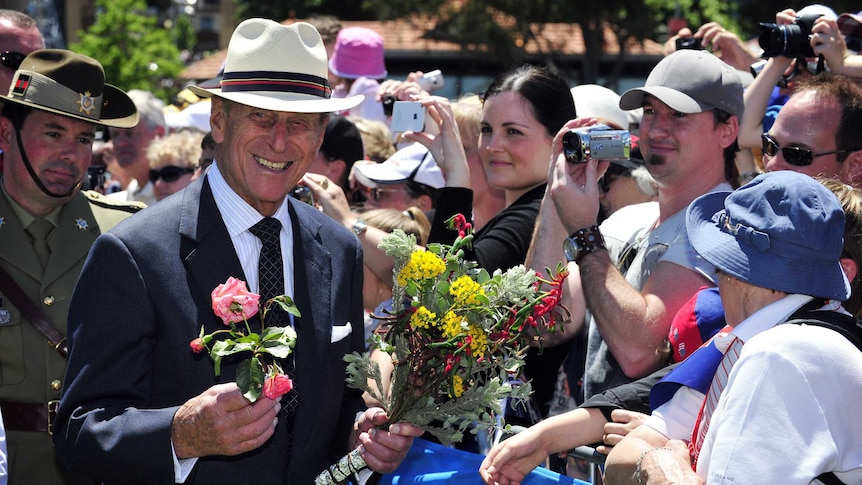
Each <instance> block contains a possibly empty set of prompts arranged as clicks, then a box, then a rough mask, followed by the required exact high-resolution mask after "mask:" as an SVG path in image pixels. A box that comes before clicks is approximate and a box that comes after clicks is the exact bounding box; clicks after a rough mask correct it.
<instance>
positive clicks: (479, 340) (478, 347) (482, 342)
mask: <svg viewBox="0 0 862 485" xmlns="http://www.w3.org/2000/svg"><path fill="white" fill-rule="evenodd" d="M467 335H469V336H470V337H472V338H473V340H472V342H470V350H471V351H472V352H473V357H476V358H477V359H478V358H479V357H484V356H485V351H487V350H488V336H487V335H485V331H484V330H482V328H481V327H479V326H478V325H470V330H468V331H467Z"/></svg>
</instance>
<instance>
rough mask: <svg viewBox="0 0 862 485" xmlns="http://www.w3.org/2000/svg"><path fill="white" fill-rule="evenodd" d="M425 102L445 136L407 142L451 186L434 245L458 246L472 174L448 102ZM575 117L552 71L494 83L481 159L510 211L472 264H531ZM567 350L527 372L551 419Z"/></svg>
mask: <svg viewBox="0 0 862 485" xmlns="http://www.w3.org/2000/svg"><path fill="white" fill-rule="evenodd" d="M420 101H421V102H422V103H423V104H424V105H426V106H428V107H429V114H430V116H431V118H432V119H433V120H434V121H435V122H437V124H438V125H439V126H440V135H438V136H436V137H434V138H433V139H432V138H431V137H430V136H428V135H426V134H424V133H407V134H406V135H405V138H408V139H411V140H414V141H418V142H420V143H423V144H424V145H426V146H428V147H429V149H430V150H431V151H432V154H433V156H434V160H435V161H436V162H437V164H438V165H439V166H440V168H441V169H442V170H443V172H444V175H445V177H446V186H445V187H443V188H441V189H438V196H437V206H436V210H435V214H434V220H433V222H432V224H431V235H430V236H429V238H428V241H429V242H445V243H451V242H452V241H454V239H455V237H456V236H457V233H456V232H454V231H451V230H449V229H447V228H446V224H445V221H446V220H447V219H449V218H450V217H452V216H454V215H455V214H463V215H464V216H465V217H467V218H468V220H469V219H470V218H471V214H472V212H473V210H472V209H473V191H472V189H471V186H470V169H469V168H468V165H467V160H466V157H465V156H464V151H463V146H462V145H461V140H460V135H459V133H458V127H457V125H456V124H455V122H454V117H453V115H452V110H451V108H450V106H449V103H448V101H446V100H445V99H443V98H439V97H429V98H424V99H420ZM575 117H576V114H575V103H574V101H573V100H572V95H571V92H570V91H569V86H568V84H567V83H566V81H565V80H563V79H562V78H561V77H559V76H558V75H556V74H554V73H553V72H551V71H550V70H548V69H546V68H542V67H535V66H522V67H520V68H517V69H514V70H512V71H508V72H506V73H503V74H501V75H500V76H498V77H497V78H495V79H494V81H493V82H492V83H491V85H490V87H489V88H488V89H487V91H486V92H485V94H484V96H482V122H481V133H480V135H479V156H480V158H481V160H482V167H483V168H484V171H485V175H486V177H487V180H488V185H490V186H491V187H494V188H498V189H501V190H502V191H503V193H504V195H505V204H506V205H505V208H504V209H503V210H502V211H500V212H499V213H498V214H497V215H496V216H494V217H493V218H492V219H491V220H490V221H488V223H487V224H486V225H485V226H484V227H482V228H481V230H479V231H478V232H476V233H475V237H474V239H473V249H472V252H468V253H467V254H466V257H467V259H472V260H474V261H476V262H478V263H479V266H480V267H482V268H484V269H485V270H487V271H488V272H491V273H492V272H494V271H495V270H497V269H501V270H504V271H505V270H506V269H508V268H511V267H513V266H517V265H519V264H524V262H525V260H526V257H527V251H528V249H529V247H530V239H531V237H532V234H533V229H534V227H535V224H536V218H537V217H538V215H539V207H540V205H541V202H542V196H543V195H544V193H545V184H546V182H547V178H548V167H549V165H550V162H551V155H552V150H553V141H554V136H555V135H556V134H557V132H558V131H559V130H560V129H561V128H562V127H563V125H564V124H565V123H566V122H567V121H569V120H571V119H573V118H575ZM540 269H542V268H540ZM567 350H568V348H567V347H566V346H561V347H558V348H555V349H544V351H543V353H542V355H538V352H536V351H533V352H531V355H530V356H529V357H528V361H527V368H526V373H527V377H528V378H531V379H532V384H533V389H534V390H535V400H536V403H537V405H538V406H539V409H540V411H541V414H542V416H543V417H544V416H546V415H547V413H548V408H549V401H550V399H551V397H552V395H553V391H554V385H555V384H556V380H557V371H558V369H559V366H560V364H561V363H562V361H563V359H564V358H565V355H566V352H567Z"/></svg>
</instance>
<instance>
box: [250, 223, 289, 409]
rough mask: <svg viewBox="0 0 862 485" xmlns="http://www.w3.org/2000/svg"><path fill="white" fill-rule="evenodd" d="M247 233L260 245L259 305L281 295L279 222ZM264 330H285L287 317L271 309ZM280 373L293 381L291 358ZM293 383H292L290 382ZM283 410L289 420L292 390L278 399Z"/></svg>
mask: <svg viewBox="0 0 862 485" xmlns="http://www.w3.org/2000/svg"><path fill="white" fill-rule="evenodd" d="M249 232H251V233H252V234H254V235H255V236H256V237H257V238H258V239H260V241H261V242H262V243H263V248H262V249H261V250H260V260H259V261H258V275H257V278H258V279H257V281H258V291H259V292H260V301H261V305H263V304H264V302H266V301H269V299H270V298H274V297H276V296H281V295H283V294H284V265H283V264H282V260H281V236H280V234H281V222H280V221H279V220H278V219H276V218H274V217H264V218H263V219H262V220H261V221H260V222H258V223H257V224H255V225H253V226H251V227H250V228H249ZM265 323H266V326H267V327H285V326H288V325H290V315H289V314H288V313H287V312H285V311H282V310H281V309H280V308H277V307H275V306H273V307H270V309H269V311H267V313H266V321H265ZM284 372H285V373H286V374H287V376H288V377H290V378H291V379H294V367H293V355H291V356H289V357H288V358H287V359H285V362H284ZM294 382H295V381H294ZM282 404H283V405H284V409H285V410H286V411H287V416H288V421H292V420H293V415H294V414H295V413H296V407H297V406H298V405H299V399H298V396H297V393H296V391H291V392H288V393H287V394H286V395H285V396H284V399H283V400H282Z"/></svg>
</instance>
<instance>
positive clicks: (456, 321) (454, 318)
mask: <svg viewBox="0 0 862 485" xmlns="http://www.w3.org/2000/svg"><path fill="white" fill-rule="evenodd" d="M461 321H462V319H461V317H460V316H458V315H456V314H455V312H446V315H443V338H445V339H450V338H452V337H455V336H457V335H458V334H460V333H461Z"/></svg>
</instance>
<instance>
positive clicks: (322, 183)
mask: <svg viewBox="0 0 862 485" xmlns="http://www.w3.org/2000/svg"><path fill="white" fill-rule="evenodd" d="M320 186H321V187H323V188H324V189H326V188H327V187H329V180H327V179H323V180H321V181H320Z"/></svg>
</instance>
